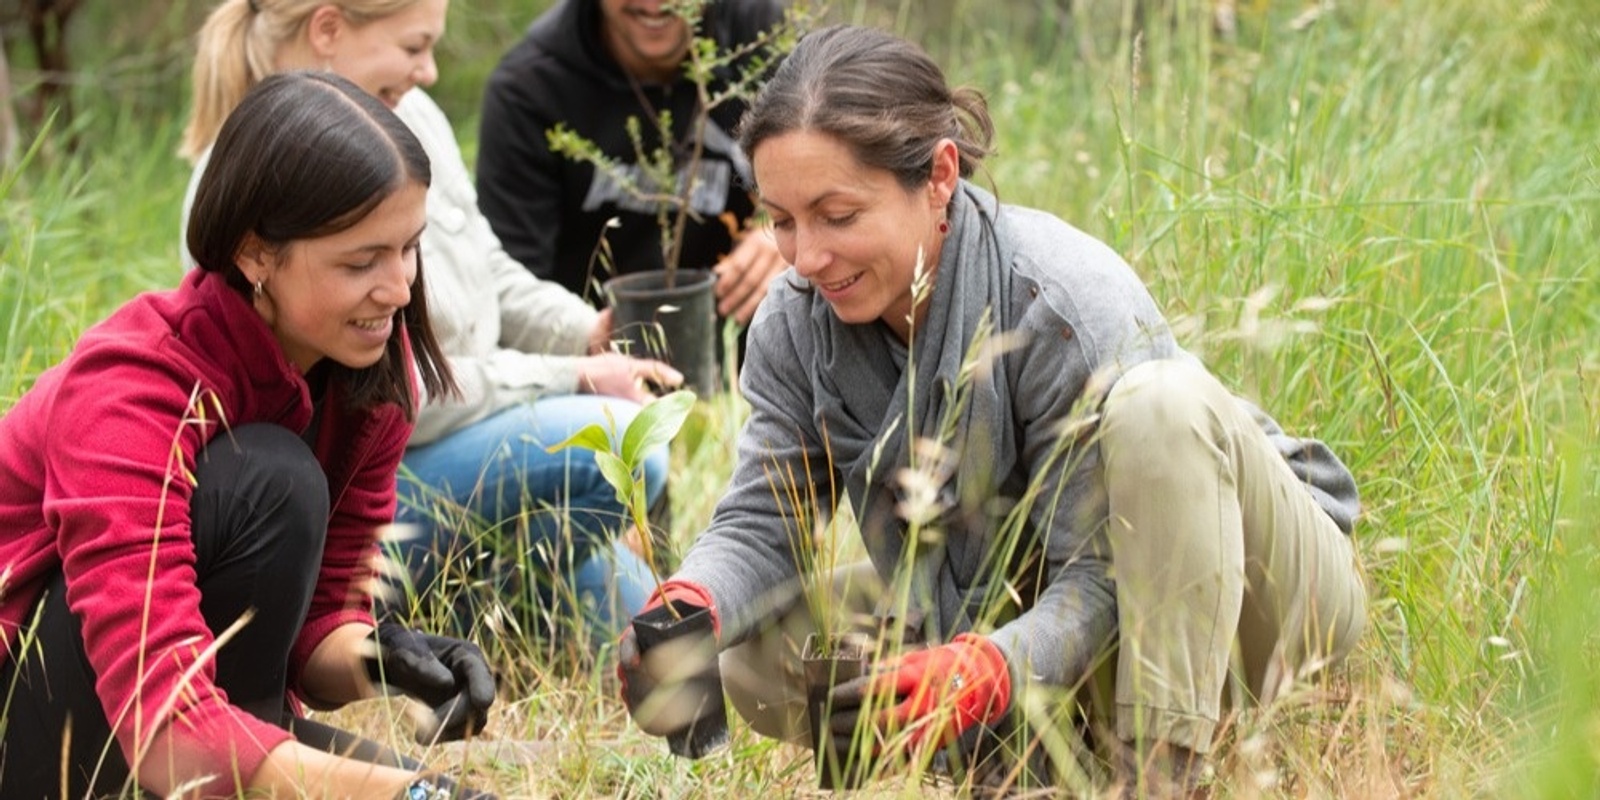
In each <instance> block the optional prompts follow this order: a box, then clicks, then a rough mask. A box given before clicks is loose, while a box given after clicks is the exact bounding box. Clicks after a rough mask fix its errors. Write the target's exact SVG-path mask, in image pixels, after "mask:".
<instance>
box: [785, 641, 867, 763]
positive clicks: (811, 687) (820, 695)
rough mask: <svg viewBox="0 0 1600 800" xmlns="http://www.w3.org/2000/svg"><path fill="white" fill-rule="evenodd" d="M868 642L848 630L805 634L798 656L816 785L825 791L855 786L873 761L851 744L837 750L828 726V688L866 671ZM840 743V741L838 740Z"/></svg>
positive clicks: (859, 675)
mask: <svg viewBox="0 0 1600 800" xmlns="http://www.w3.org/2000/svg"><path fill="white" fill-rule="evenodd" d="M869 650H870V643H869V642H868V641H867V640H865V639H864V638H863V637H859V636H852V635H849V634H845V635H840V636H831V637H827V638H824V637H822V636H820V635H819V634H815V633H813V634H811V635H810V636H808V637H806V644H805V650H804V651H802V652H801V654H800V657H801V660H802V662H803V663H804V664H805V677H806V718H807V720H808V721H809V722H810V725H811V746H812V747H813V748H815V750H816V765H817V788H818V789H822V790H825V791H833V790H838V789H855V788H858V787H860V786H861V784H862V783H863V782H864V781H865V779H866V777H867V774H868V773H869V772H870V771H871V767H872V765H871V764H870V763H868V760H867V759H865V758H860V757H859V756H860V753H858V752H856V751H855V749H854V748H850V747H845V748H844V750H845V752H842V753H841V752H839V751H838V749H837V748H836V747H835V742H834V738H833V737H832V736H830V735H827V733H826V732H827V730H828V715H829V711H830V709H829V703H828V690H830V689H832V688H833V687H834V686H837V685H838V684H841V683H844V682H845V681H849V680H852V679H855V678H859V677H861V676H862V675H864V674H866V671H867V661H868V659H867V654H868V651H869ZM841 744H842V743H841Z"/></svg>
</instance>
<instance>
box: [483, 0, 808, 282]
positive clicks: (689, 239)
mask: <svg viewBox="0 0 1600 800" xmlns="http://www.w3.org/2000/svg"><path fill="white" fill-rule="evenodd" d="M600 13H601V12H600V0H562V2H560V3H558V4H557V5H555V6H554V7H552V8H551V9H550V10H548V11H546V12H545V13H544V14H543V15H541V16H540V17H539V18H538V19H536V20H534V22H533V24H532V25H531V26H529V28H528V33H527V35H526V36H524V37H523V38H522V41H520V42H518V43H517V44H516V46H514V47H513V48H512V49H511V50H510V51H509V52H507V53H506V55H505V57H504V58H502V59H501V60H500V64H499V65H498V66H497V67H496V68H495V70H494V73H493V74H492V75H491V76H490V78H489V84H488V88H487V90H486V91H485V94H484V101H483V123H482V130H481V131H480V133H479V137H480V141H479V154H478V170H477V171H478V203H479V206H480V207H481V208H482V210H483V213H484V216H486V217H488V219H489V223H490V225H491V226H493V228H494V232H495V233H496V234H497V235H498V236H499V237H500V241H501V242H502V244H504V246H505V249H506V251H507V252H509V253H510V254H511V256H512V257H513V258H516V259H517V260H518V261H521V262H522V263H523V264H524V265H526V266H527V267H528V269H530V270H532V271H533V272H534V274H536V275H538V276H540V277H542V278H546V279H549V280H554V281H557V282H559V283H561V284H563V285H565V286H566V287H567V288H568V289H571V290H572V291H574V292H577V293H579V294H581V295H583V296H585V297H588V298H591V299H593V300H595V301H596V302H599V301H600V299H601V298H600V297H599V292H598V291H596V290H595V288H596V287H597V286H598V284H599V283H601V282H603V281H604V280H605V279H606V278H609V277H611V273H610V272H608V271H607V268H606V267H605V266H604V265H602V264H601V263H600V262H599V260H598V259H595V258H594V254H595V252H596V249H597V246H598V245H599V242H600V236H601V233H602V232H604V233H605V237H606V241H607V242H608V243H609V244H610V248H611V252H612V254H613V258H614V263H615V270H616V272H617V273H619V274H620V273H628V272H638V271H641V270H649V269H660V268H661V267H662V266H663V256H662V251H661V237H660V232H659V230H660V229H659V227H658V225H657V222H656V212H655V206H653V205H648V204H646V203H643V202H641V201H639V200H637V199H636V198H634V197H632V196H630V195H629V194H628V193H627V192H625V191H623V190H622V189H621V188H620V187H618V186H617V185H616V183H615V182H614V181H611V180H608V179H606V178H605V176H604V175H601V176H599V178H598V179H597V177H596V170H595V169H594V168H593V167H592V166H590V165H588V164H585V163H580V162H577V161H573V160H571V159H568V158H566V157H565V156H561V155H558V154H555V153H552V152H551V151H550V148H549V145H548V143H547V141H546V139H545V132H546V131H547V130H549V129H550V128H552V127H554V126H555V125H556V123H558V122H564V123H565V124H566V125H567V127H569V128H571V129H572V130H573V131H575V132H576V133H578V134H580V135H582V136H583V137H585V138H587V139H589V140H590V141H592V142H594V143H595V144H596V145H597V146H598V147H599V148H600V151H601V152H602V153H604V154H605V155H606V156H607V157H609V158H612V159H615V160H616V161H617V162H619V163H621V164H624V165H633V164H634V163H635V162H636V161H637V157H636V155H635V153H634V148H633V144H632V143H631V141H630V139H629V137H628V133H627V129H626V127H625V125H626V122H627V119H628V117H630V116H632V117H638V118H639V121H640V129H641V132H642V133H643V134H644V144H645V150H646V152H647V153H648V152H649V151H650V150H652V149H654V148H655V147H656V144H657V141H658V137H656V136H655V135H654V132H655V126H654V124H653V123H652V122H651V118H652V117H653V116H654V114H655V113H658V112H660V111H663V110H670V111H671V113H672V120H673V127H674V129H675V130H674V137H675V139H676V140H677V141H678V142H680V143H684V142H686V140H687V139H688V134H689V130H690V127H689V126H690V122H691V120H692V118H693V116H694V104H695V91H694V86H693V85H692V84H691V83H690V82H689V80H688V79H687V78H686V77H682V76H680V77H679V78H677V79H676V80H675V81H674V82H673V83H672V84H671V85H656V84H645V83H642V82H641V83H639V84H638V85H637V87H636V86H635V85H634V84H633V83H632V82H631V81H630V80H629V78H628V76H627V75H626V74H625V73H624V72H623V71H622V68H621V67H620V66H618V64H617V62H616V61H615V59H613V58H612V56H611V54H610V52H609V51H608V50H607V49H606V47H605V45H604V44H603V43H602V41H601V38H600V19H601V18H600ZM782 19H783V6H782V5H781V4H780V3H779V2H777V1H776V0H717V2H712V3H710V4H708V5H707V6H706V12H705V17H704V20H703V21H702V23H701V32H702V34H705V33H709V34H710V35H711V36H712V38H713V39H714V40H715V41H716V42H717V43H718V45H719V46H720V47H723V48H726V47H728V46H729V45H730V44H735V43H739V42H747V41H750V40H752V39H754V38H755V37H756V36H757V35H758V34H759V33H760V32H762V31H764V30H767V29H769V28H771V27H772V26H773V25H775V24H777V23H778V22H780V21H781V20H782ZM641 95H642V97H643V100H641ZM744 110H745V104H744V103H742V102H738V101H729V102H727V103H723V104H722V105H721V106H719V107H717V108H716V109H714V110H713V112H712V123H713V124H711V125H708V134H707V137H706V152H705V155H704V161H703V163H702V166H701V169H700V174H701V179H702V181H703V188H702V189H701V190H699V191H697V192H696V196H695V198H694V207H695V211H696V212H697V213H698V214H699V216H700V218H701V219H700V221H699V222H696V221H695V220H694V219H690V221H689V227H688V231H687V233H686V235H685V239H684V246H683V255H682V257H681V258H680V260H679V266H681V267H683V268H685V269H695V268H710V267H711V266H712V265H713V264H715V263H716V262H717V260H718V259H719V258H720V257H721V256H722V255H724V254H726V253H727V252H728V251H729V250H730V249H731V246H732V236H731V233H730V230H729V224H730V223H731V224H732V225H734V226H735V228H737V226H738V225H741V224H742V223H743V222H744V221H745V220H746V219H747V218H749V216H750V214H751V212H752V210H753V208H754V206H753V203H752V201H751V197H750V193H749V187H750V176H749V165H748V163H747V162H746V161H745V159H744V157H743V155H742V154H741V153H740V152H739V151H738V148H737V147H736V146H735V145H734V143H733V139H732V134H733V131H734V130H735V128H736V127H737V125H738V122H739V118H740V116H741V115H743V114H744ZM679 150H680V157H682V156H683V155H684V154H686V153H687V147H686V146H680V148H679ZM724 212H728V213H727V214H725V213H724ZM730 215H731V216H730ZM613 217H615V218H617V219H618V221H619V222H620V223H621V225H620V227H618V228H614V229H610V230H606V229H605V224H606V221H607V220H609V219H612V218H613ZM591 261H593V262H594V263H593V265H592V266H591Z"/></svg>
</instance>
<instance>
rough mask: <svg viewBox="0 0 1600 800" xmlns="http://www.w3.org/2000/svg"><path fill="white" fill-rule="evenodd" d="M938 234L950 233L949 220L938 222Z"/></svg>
mask: <svg viewBox="0 0 1600 800" xmlns="http://www.w3.org/2000/svg"><path fill="white" fill-rule="evenodd" d="M939 232H940V233H949V232H950V220H947V219H941V220H939Z"/></svg>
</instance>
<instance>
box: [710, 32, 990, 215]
mask: <svg viewBox="0 0 1600 800" xmlns="http://www.w3.org/2000/svg"><path fill="white" fill-rule="evenodd" d="M794 131H817V132H820V133H826V134H829V135H832V136H834V137H836V138H838V139H839V140H840V141H841V142H843V143H844V144H845V145H846V146H847V147H849V148H850V150H851V152H852V153H853V154H854V155H855V157H856V160H858V161H860V162H861V163H862V164H865V165H867V166H869V167H877V168H879V169H884V170H888V171H889V172H891V173H893V174H894V176H895V178H896V179H897V180H898V181H899V182H900V185H902V186H904V187H905V188H907V189H910V188H914V187H916V186H919V185H921V184H923V183H926V182H927V180H928V178H929V176H931V175H932V174H933V147H934V145H935V144H936V143H937V142H938V141H939V140H940V139H944V138H949V139H950V140H952V141H954V142H955V143H956V148H957V149H958V150H959V151H960V154H961V164H960V174H961V177H963V178H968V177H971V176H972V173H973V172H974V171H975V170H976V169H977V168H978V167H979V166H980V165H981V163H982V161H983V157H984V156H986V155H988V154H989V152H990V143H991V142H992V141H993V139H994V123H993V122H992V121H991V120H990V119H989V107H988V103H987V102H985V101H984V99H983V95H982V94H981V93H980V92H978V91H977V90H976V89H971V88H958V89H951V88H950V86H949V85H948V84H947V83H946V82H945V76H944V71H943V70H941V69H939V65H938V64H936V63H934V61H933V59H932V58H930V57H929V56H928V54H927V53H926V52H924V51H923V50H922V48H920V47H918V46H917V45H915V44H913V43H911V42H909V41H906V40H905V39H901V38H900V37H898V36H895V35H893V34H890V33H886V32H884V31H880V30H877V29H875V28H864V27H860V26H855V25H834V26H830V27H826V28H820V29H818V30H816V31H813V32H812V33H809V34H807V35H806V36H805V37H804V38H802V39H801V40H800V42H799V44H797V45H795V48H794V51H793V52H791V53H790V54H789V55H788V56H786V57H785V58H784V59H783V62H782V63H781V64H780V65H779V66H778V69H777V71H776V72H774V73H773V75H772V78H771V79H770V80H768V81H767V83H766V85H765V86H763V87H762V88H761V91H760V92H759V93H758V94H757V95H756V98H755V100H754V101H753V102H752V103H751V104H750V110H749V111H747V112H745V115H744V119H743V121H742V122H740V124H739V145H740V147H742V148H743V149H744V152H745V153H746V154H749V155H754V154H755V150H756V148H757V147H759V146H760V145H761V143H762V142H764V141H766V140H768V139H771V138H773V137H775V136H781V135H783V134H785V133H791V132H794Z"/></svg>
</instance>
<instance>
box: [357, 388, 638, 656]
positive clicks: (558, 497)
mask: <svg viewBox="0 0 1600 800" xmlns="http://www.w3.org/2000/svg"><path fill="white" fill-rule="evenodd" d="M607 409H609V411H610V418H611V421H608V419H607ZM638 413H639V406H638V405H636V404H634V403H630V402H628V401H625V400H619V399H616V398H601V397H597V396H594V395H565V396H559V397H549V398H544V399H541V400H537V401H535V402H533V403H529V404H526V405H521V406H515V407H512V408H508V409H506V410H504V411H501V412H500V413H498V414H495V415H494V416H491V417H488V418H487V419H484V420H481V421H479V422H477V423H474V424H472V425H469V426H467V427H465V428H462V429H461V430H458V431H456V432H454V433H452V434H450V435H448V436H445V437H444V438H441V439H438V440H436V441H434V442H431V443H429V444H425V445H420V446H417V447H412V448H410V449H409V450H408V451H407V452H406V455H405V459H404V461H403V467H404V469H403V470H402V473H401V476H400V480H399V487H398V488H399V492H398V493H399V498H400V504H399V508H398V510H397V512H396V515H395V520H396V522H399V523H403V524H405V523H409V525H408V526H406V527H410V528H412V530H410V531H404V532H402V533H401V534H400V537H399V541H397V542H395V543H393V544H392V545H391V550H390V553H391V555H393V556H395V557H396V560H397V561H398V562H400V563H401V564H403V565H404V566H405V568H406V573H407V579H408V580H409V582H410V587H409V588H410V592H411V593H412V597H411V598H410V599H411V600H412V601H419V602H421V603H424V604H426V603H429V602H431V601H433V600H435V599H438V598H449V601H450V602H451V603H452V604H453V606H454V608H453V610H454V612H455V614H456V617H457V619H456V621H457V623H458V624H460V625H462V626H463V628H464V630H470V629H471V627H472V625H473V624H474V623H475V621H476V620H477V618H478V613H479V611H480V610H481V609H482V606H483V602H484V600H483V598H484V596H485V595H487V596H488V602H490V603H492V602H496V601H498V600H500V599H504V598H506V597H515V598H517V599H518V600H519V601H520V602H519V603H518V604H519V605H523V608H521V609H514V610H519V611H521V612H527V611H529V610H534V609H537V610H538V611H539V612H540V613H538V614H537V615H536V616H537V617H539V618H546V617H554V618H556V619H558V620H561V621H563V622H565V621H566V620H568V619H572V620H574V621H581V623H582V625H581V626H580V630H579V633H582V634H586V638H589V639H590V640H591V641H606V640H609V639H611V638H614V637H615V635H616V634H617V633H619V632H620V631H621V629H622V626H623V625H625V624H626V622H627V620H628V619H630V618H631V617H632V616H633V614H634V613H635V612H637V611H638V610H639V608H641V607H642V606H643V605H644V602H645V600H646V598H647V594H648V592H649V591H650V590H651V589H652V588H653V586H654V583H653V581H652V579H651V577H650V571H649V568H648V567H647V566H646V565H645V564H644V562H643V561H642V560H641V559H640V558H639V557H638V556H636V555H635V554H634V553H633V551H631V550H629V549H628V548H626V547H624V546H623V545H622V544H621V542H620V541H619V540H618V533H619V532H621V531H623V530H626V529H627V528H628V526H629V524H630V523H631V519H630V517H629V514H628V512H627V510H626V509H625V508H624V507H623V505H622V504H621V503H619V502H618V501H617V495H616V490H615V489H613V488H612V486H611V484H609V483H607V482H606V480H605V477H604V476H603V475H602V474H601V472H600V468H599V466H598V465H597V464H596V463H595V459H594V454H593V453H592V452H590V451H588V450H584V449H582V448H576V447H574V448H569V449H566V450H562V451H560V452H556V453H550V452H547V451H546V450H545V448H546V447H549V446H551V445H555V444H559V443H560V442H562V441H565V440H566V439H567V438H568V437H569V436H571V435H572V434H573V433H575V432H577V431H578V430H580V429H581V428H583V427H584V426H587V425H589V424H591V423H599V424H600V425H601V426H603V427H608V428H609V427H610V425H611V424H612V421H614V423H615V426H616V427H615V429H614V435H613V440H614V441H616V440H620V438H621V434H622V431H623V430H625V429H626V427H627V425H628V423H629V422H630V421H632V420H633V418H634V417H635V416H637V415H638ZM644 478H645V487H646V495H647V497H648V499H649V502H650V504H651V506H654V505H655V504H656V503H657V502H658V500H660V499H661V498H662V495H663V493H664V491H665V489H666V478H667V449H666V448H665V447H662V448H660V449H658V450H657V451H656V452H653V453H650V454H649V455H648V456H647V457H646V459H645V463H644ZM644 535H648V533H646V534H644ZM485 588H487V592H485V591H484V589H485ZM463 600H465V601H467V603H469V605H467V606H463V604H462V601H463ZM388 602H389V603H391V604H392V603H395V602H398V601H397V599H390V600H389V601H388ZM525 604H533V608H532V609H530V608H528V607H527V605H525ZM544 611H550V612H554V613H552V614H545V613H542V612H544ZM574 612H576V613H574ZM463 615H465V616H463ZM519 616H521V617H523V619H522V620H521V622H526V620H527V618H529V617H530V616H532V615H529V614H527V613H520V614H519ZM581 628H587V630H582V629H581Z"/></svg>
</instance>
